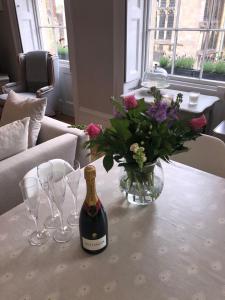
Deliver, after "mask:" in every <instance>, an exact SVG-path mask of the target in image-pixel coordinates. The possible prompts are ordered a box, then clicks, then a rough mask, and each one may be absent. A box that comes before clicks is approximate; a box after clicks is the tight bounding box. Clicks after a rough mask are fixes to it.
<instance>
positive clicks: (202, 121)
mask: <svg viewBox="0 0 225 300" xmlns="http://www.w3.org/2000/svg"><path fill="white" fill-rule="evenodd" d="M206 124H207V120H206V117H205V115H204V114H203V115H201V117H199V118H193V119H192V120H191V121H190V126H191V127H192V128H193V129H194V130H198V129H202V128H203V127H204V126H205V125H206Z"/></svg>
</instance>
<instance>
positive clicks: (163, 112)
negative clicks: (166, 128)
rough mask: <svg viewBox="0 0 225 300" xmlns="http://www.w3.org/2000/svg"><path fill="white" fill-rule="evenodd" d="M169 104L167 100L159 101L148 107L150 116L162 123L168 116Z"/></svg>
mask: <svg viewBox="0 0 225 300" xmlns="http://www.w3.org/2000/svg"><path fill="white" fill-rule="evenodd" d="M167 110H168V105H167V103H166V102H163V101H158V102H155V103H153V104H151V106H150V107H149V109H148V114H149V116H150V117H152V118H153V119H155V120H156V121H157V122H158V123H162V122H163V121H165V120H166V118H167Z"/></svg>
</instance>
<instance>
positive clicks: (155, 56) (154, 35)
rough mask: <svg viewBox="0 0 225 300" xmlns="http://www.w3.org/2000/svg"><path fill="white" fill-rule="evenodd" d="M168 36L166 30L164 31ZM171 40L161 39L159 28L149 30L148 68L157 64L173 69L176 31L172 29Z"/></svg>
mask: <svg viewBox="0 0 225 300" xmlns="http://www.w3.org/2000/svg"><path fill="white" fill-rule="evenodd" d="M162 32H163V34H164V36H166V31H162ZM170 33H171V37H172V39H170V40H166V39H165V40H162V39H159V38H158V37H159V30H155V31H154V30H153V31H150V32H149V46H148V62H149V63H148V68H150V69H152V68H153V67H154V65H155V64H157V65H158V66H160V67H162V68H164V69H166V70H167V72H168V73H170V71H171V60H172V55H173V45H174V44H173V40H174V32H173V31H171V32H170Z"/></svg>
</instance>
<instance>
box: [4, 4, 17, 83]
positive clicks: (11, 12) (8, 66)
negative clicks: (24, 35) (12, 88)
mask: <svg viewBox="0 0 225 300" xmlns="http://www.w3.org/2000/svg"><path fill="white" fill-rule="evenodd" d="M2 4H3V10H2V11H0V41H1V43H0V73H1V72H2V73H7V74H8V75H9V76H10V80H11V81H14V80H16V79H17V78H18V77H19V73H18V61H17V53H19V52H22V46H21V42H20V38H19V31H18V27H17V18H16V11H15V5H14V0H2Z"/></svg>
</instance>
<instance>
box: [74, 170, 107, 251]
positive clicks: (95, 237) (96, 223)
mask: <svg viewBox="0 0 225 300" xmlns="http://www.w3.org/2000/svg"><path fill="white" fill-rule="evenodd" d="M84 177H85V180H86V185H87V194H86V198H85V200H84V203H83V206H82V208H81V212H80V219H79V227H80V241H81V247H82V248H83V249H84V250H85V251H87V252H88V253H92V254H97V253H100V252H102V251H103V250H104V249H105V248H106V247H107V245H108V221H107V216H106V212H105V210H104V208H103V206H102V203H101V201H100V200H99V198H98V196H97V193H96V186H95V177H96V169H95V167H94V166H93V165H88V166H87V167H85V169H84Z"/></svg>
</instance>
